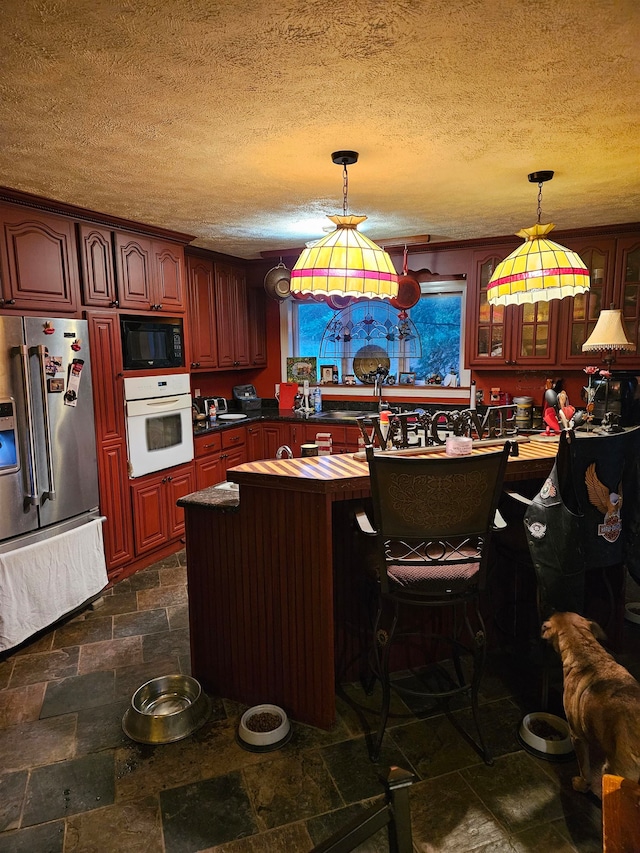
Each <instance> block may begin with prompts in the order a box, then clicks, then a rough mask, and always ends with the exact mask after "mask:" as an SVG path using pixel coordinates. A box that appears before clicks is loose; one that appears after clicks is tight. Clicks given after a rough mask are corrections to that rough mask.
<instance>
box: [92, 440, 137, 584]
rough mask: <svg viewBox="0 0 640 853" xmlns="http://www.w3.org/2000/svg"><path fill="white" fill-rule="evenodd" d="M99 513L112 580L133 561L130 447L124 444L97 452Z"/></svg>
mask: <svg viewBox="0 0 640 853" xmlns="http://www.w3.org/2000/svg"><path fill="white" fill-rule="evenodd" d="M98 478H99V483H100V510H101V512H102V514H103V515H104V516H105V517H106V519H107V520H106V521H105V523H104V525H103V527H102V535H103V538H104V551H105V558H106V561H107V573H108V574H109V577H110V578H111V576H112V575H117V574H118V573H119V571H121V570H122V567H123V566H125V565H126V564H127V563H129V562H130V561H131V560H132V559H133V535H132V529H131V496H130V494H129V490H128V489H127V485H126V484H127V445H126V442H125V441H124V440H122V441H114V442H110V443H109V444H105V445H104V446H103V447H102V448H101V449H100V450H99V452H98Z"/></svg>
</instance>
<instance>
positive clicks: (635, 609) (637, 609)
mask: <svg viewBox="0 0 640 853" xmlns="http://www.w3.org/2000/svg"><path fill="white" fill-rule="evenodd" d="M624 618H625V619H626V620H627V622H634V623H635V624H636V625H640V601H629V602H627V604H626V605H625V608H624Z"/></svg>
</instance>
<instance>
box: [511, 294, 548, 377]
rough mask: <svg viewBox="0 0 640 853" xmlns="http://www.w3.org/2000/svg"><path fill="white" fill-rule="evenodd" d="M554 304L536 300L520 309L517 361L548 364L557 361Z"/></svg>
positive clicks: (517, 321)
mask: <svg viewBox="0 0 640 853" xmlns="http://www.w3.org/2000/svg"><path fill="white" fill-rule="evenodd" d="M553 313H554V306H553V303H551V302H535V303H533V304H528V305H523V306H522V307H521V308H520V309H518V315H516V316H518V320H516V341H517V345H516V359H515V361H516V363H517V364H529V363H530V362H534V361H535V362H536V363H538V364H542V363H544V364H548V363H550V362H551V361H555V354H556V346H555V343H556V342H555V336H552V335H551V328H552V319H553Z"/></svg>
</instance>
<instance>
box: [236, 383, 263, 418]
mask: <svg viewBox="0 0 640 853" xmlns="http://www.w3.org/2000/svg"><path fill="white" fill-rule="evenodd" d="M233 399H234V400H235V401H236V402H237V403H238V406H239V407H240V411H242V412H255V411H256V410H257V409H260V408H262V397H258V395H257V394H256V389H255V387H254V386H253V385H234V387H233Z"/></svg>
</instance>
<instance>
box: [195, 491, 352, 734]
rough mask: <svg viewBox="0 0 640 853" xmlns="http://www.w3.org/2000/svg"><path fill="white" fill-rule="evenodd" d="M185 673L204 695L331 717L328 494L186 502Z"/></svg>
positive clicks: (316, 719) (254, 494)
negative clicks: (217, 503)
mask: <svg viewBox="0 0 640 853" xmlns="http://www.w3.org/2000/svg"><path fill="white" fill-rule="evenodd" d="M185 512H186V547H187V573H188V583H189V624H190V635H191V670H192V674H193V675H194V677H195V678H197V679H198V680H199V681H201V683H202V684H203V685H204V686H205V688H206V689H207V690H209V691H212V692H214V693H217V694H218V695H221V696H224V697H225V698H228V699H233V700H236V701H238V702H243V703H244V704H247V705H256V704H261V703H263V702H270V703H275V704H276V705H279V706H281V707H282V708H284V710H285V711H286V712H287V713H288V714H290V715H291V716H293V717H294V718H295V719H296V720H299V721H301V722H305V723H308V724H310V725H314V726H318V727H320V728H329V727H330V726H331V725H332V724H333V723H334V721H335V698H334V697H335V691H334V677H335V676H334V653H333V648H334V630H333V619H332V617H331V615H330V614H332V612H333V577H332V555H331V498H330V497H329V496H327V495H323V494H310V493H300V492H293V491H286V490H280V489H261V488H253V487H244V486H243V487H242V489H241V500H240V505H239V507H238V508H234V509H227V508H225V509H222V508H213V507H199V506H193V505H187V506H186V508H185Z"/></svg>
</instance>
